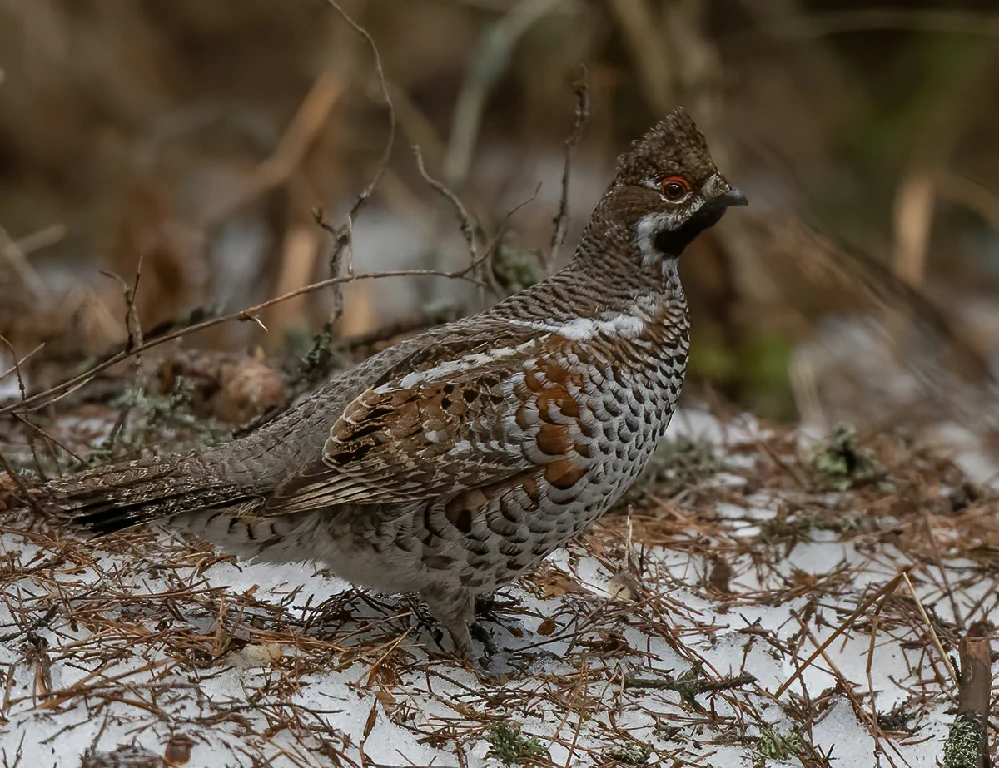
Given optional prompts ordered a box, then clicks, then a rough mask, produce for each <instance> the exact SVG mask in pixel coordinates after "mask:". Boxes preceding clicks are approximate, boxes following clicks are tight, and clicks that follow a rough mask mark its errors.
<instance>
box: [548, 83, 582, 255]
mask: <svg viewBox="0 0 999 768" xmlns="http://www.w3.org/2000/svg"><path fill="white" fill-rule="evenodd" d="M573 92H574V93H575V94H576V117H575V120H574V121H573V124H572V133H571V134H570V135H569V138H567V139H566V140H565V160H564V162H563V164H562V193H561V195H560V196H559V204H558V213H557V214H556V215H555V232H554V233H553V234H552V247H551V251H550V252H549V253H548V264H547V267H548V272H549V274H550V273H551V272H552V271H553V270H554V267H555V263H556V262H557V261H558V252H559V250H560V249H561V248H562V243H564V242H565V233H566V230H567V229H568V227H569V170H570V168H571V166H572V150H573V149H574V148H575V146H576V144H578V143H579V139H580V137H582V135H583V128H584V126H585V125H586V123H587V122H588V121H589V119H590V88H589V85H588V84H587V82H586V67H585V65H584V66H582V67H580V73H579V77H578V78H577V80H576V82H575V83H573Z"/></svg>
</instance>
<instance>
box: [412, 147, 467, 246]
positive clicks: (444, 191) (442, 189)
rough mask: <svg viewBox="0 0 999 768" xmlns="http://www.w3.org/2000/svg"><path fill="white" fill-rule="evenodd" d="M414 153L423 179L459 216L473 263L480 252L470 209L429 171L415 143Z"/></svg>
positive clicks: (462, 232) (463, 235) (462, 233)
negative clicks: (477, 247) (477, 248)
mask: <svg viewBox="0 0 999 768" xmlns="http://www.w3.org/2000/svg"><path fill="white" fill-rule="evenodd" d="M413 155H414V156H415V157H416V167H417V168H418V169H419V171H420V176H422V177H423V180H424V181H425V182H427V184H429V185H430V186H431V187H433V188H434V189H435V190H436V191H437V192H438V194H440V195H441V196H442V197H443V198H444V199H445V200H447V201H448V202H449V203H451V205H452V207H453V208H454V210H455V213H456V214H457V216H458V223H459V226H460V227H461V235H462V237H464V238H465V243H466V244H467V245H468V254H469V257H470V261H472V262H473V263H474V262H475V261H478V254H477V251H476V245H475V230H476V229H477V227H476V224H475V222H474V221H472V218H471V217H470V216H469V215H468V211H467V210H466V209H465V206H464V205H463V204H462V202H461V200H460V199H459V198H458V195H456V194H455V193H454V192H453V191H452V190H451V189H450V188H449V187H448V186H447V185H446V184H445V183H444V182H442V181H438V180H437V179H435V178H433V177H431V176H430V174H429V173H427V169H426V166H424V164H423V153H422V152H421V151H420V148H419V147H418V146H417V145H415V144H414V145H413Z"/></svg>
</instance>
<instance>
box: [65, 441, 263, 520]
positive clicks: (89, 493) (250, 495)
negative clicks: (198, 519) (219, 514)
mask: <svg viewBox="0 0 999 768" xmlns="http://www.w3.org/2000/svg"><path fill="white" fill-rule="evenodd" d="M46 491H47V492H48V495H49V500H48V503H49V505H50V506H51V508H52V509H53V510H54V511H55V512H56V513H57V514H58V515H59V516H61V517H63V518H65V519H67V520H68V521H70V522H72V523H74V524H76V525H80V526H84V527H86V528H89V529H91V530H92V531H94V532H95V533H102V534H103V533H112V532H113V531H118V530H121V529H122V528H129V527H131V526H133V525H139V524H141V523H145V522H149V521H151V520H156V519H158V518H170V517H173V516H175V515H178V514H182V513H185V512H196V511H199V510H206V509H219V508H225V507H230V506H232V507H235V506H239V505H242V504H244V503H246V502H249V501H252V500H254V499H255V498H257V495H256V493H255V492H254V490H253V489H252V488H247V487H246V486H240V485H236V484H234V483H227V482H225V481H224V480H220V479H219V478H218V477H216V476H215V475H214V474H213V473H211V472H209V471H207V469H206V467H205V465H204V463H203V462H201V461H200V460H199V459H197V458H196V457H182V456H168V457H164V458H161V459H140V460H138V461H132V462H128V463H126V464H114V465H110V466H107V467H99V468H97V469H93V470H90V471H87V472H81V473H79V474H77V475H71V476H69V477H65V478H62V479H60V480H56V481H53V482H52V483H50V484H49V485H48V486H47V487H46Z"/></svg>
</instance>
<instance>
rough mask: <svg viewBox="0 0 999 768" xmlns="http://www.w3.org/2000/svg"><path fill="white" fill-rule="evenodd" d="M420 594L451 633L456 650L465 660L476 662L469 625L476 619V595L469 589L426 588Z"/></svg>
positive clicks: (435, 616) (436, 617)
mask: <svg viewBox="0 0 999 768" xmlns="http://www.w3.org/2000/svg"><path fill="white" fill-rule="evenodd" d="M420 596H421V597H422V598H423V600H424V601H425V602H426V604H427V606H428V607H429V608H430V612H431V613H432V614H433V615H434V618H435V619H437V621H438V622H440V624H441V625H442V626H443V627H444V629H446V630H447V631H448V632H449V633H450V634H451V640H452V641H453V642H454V652H455V654H456V655H457V656H459V657H461V658H463V659H464V660H465V661H468V662H470V663H471V662H474V658H473V656H472V634H471V632H470V631H469V626H470V625H471V623H472V621H473V620H474V619H475V595H474V594H472V592H470V591H469V590H467V589H462V588H461V587H458V588H456V589H436V588H431V589H427V590H424V591H422V592H421V593H420Z"/></svg>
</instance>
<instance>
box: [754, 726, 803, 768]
mask: <svg viewBox="0 0 999 768" xmlns="http://www.w3.org/2000/svg"><path fill="white" fill-rule="evenodd" d="M803 746H804V744H803V743H802V740H801V734H799V733H798V732H797V731H787V732H786V733H781V732H780V731H778V730H777V729H776V728H771V727H769V726H764V727H763V728H761V729H760V740H759V741H758V742H757V743H756V751H757V753H758V754H759V757H760V761H759V762H760V764H765V763H766V761H767V760H776V761H778V762H786V761H788V760H790V759H791V758H792V757H794V756H795V755H797V754H798V753H799V752H801V750H802V747H803Z"/></svg>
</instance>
